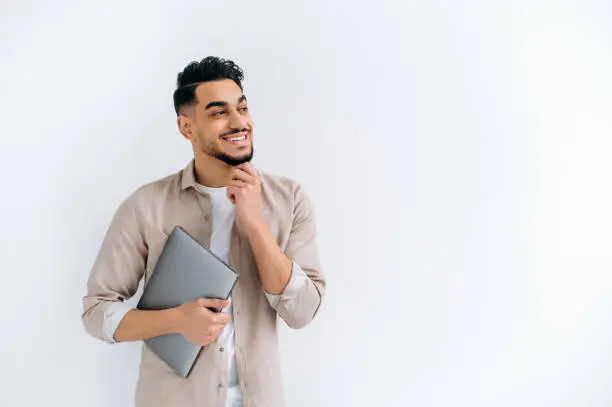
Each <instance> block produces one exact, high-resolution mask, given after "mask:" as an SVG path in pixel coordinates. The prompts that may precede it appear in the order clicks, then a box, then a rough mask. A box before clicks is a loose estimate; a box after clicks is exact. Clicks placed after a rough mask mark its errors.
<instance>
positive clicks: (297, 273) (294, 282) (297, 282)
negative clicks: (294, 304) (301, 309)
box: [264, 261, 308, 309]
mask: <svg viewBox="0 0 612 407" xmlns="http://www.w3.org/2000/svg"><path fill="white" fill-rule="evenodd" d="M307 281H308V276H307V275H306V273H304V270H302V268H301V267H300V265H299V264H297V263H296V262H295V261H294V262H293V266H292V267H291V277H289V282H288V283H287V285H286V286H285V288H284V289H283V292H282V293H280V294H270V293H269V292H267V291H266V290H264V293H265V294H266V297H267V298H268V302H269V303H270V305H271V306H272V308H274V309H276V307H277V306H278V303H279V302H280V300H281V299H283V300H288V299H290V298H292V297H294V296H295V295H296V294H297V293H298V292H299V291H300V288H302V286H303V285H304V284H306V282H307Z"/></svg>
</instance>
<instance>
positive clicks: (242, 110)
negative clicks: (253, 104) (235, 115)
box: [238, 106, 249, 113]
mask: <svg viewBox="0 0 612 407" xmlns="http://www.w3.org/2000/svg"><path fill="white" fill-rule="evenodd" d="M238 110H240V111H241V112H242V113H246V112H248V111H249V108H248V107H247V106H242V107H241V108H239V109H238Z"/></svg>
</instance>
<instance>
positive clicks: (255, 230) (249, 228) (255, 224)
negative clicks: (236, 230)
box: [242, 217, 266, 237]
mask: <svg viewBox="0 0 612 407" xmlns="http://www.w3.org/2000/svg"><path fill="white" fill-rule="evenodd" d="M242 227H243V229H244V231H245V232H246V234H247V236H249V237H251V236H252V235H257V234H259V233H261V231H262V230H264V228H265V227H266V225H265V223H264V221H263V219H262V218H261V217H257V218H255V219H252V220H250V221H248V222H243V224H242Z"/></svg>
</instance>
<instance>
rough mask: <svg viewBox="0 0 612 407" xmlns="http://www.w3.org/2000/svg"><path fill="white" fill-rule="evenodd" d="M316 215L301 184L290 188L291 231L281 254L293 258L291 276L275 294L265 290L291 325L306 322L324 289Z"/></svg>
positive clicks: (315, 311) (316, 308) (320, 298)
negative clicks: (291, 204)
mask: <svg viewBox="0 0 612 407" xmlns="http://www.w3.org/2000/svg"><path fill="white" fill-rule="evenodd" d="M316 234H317V227H316V219H315V213H314V209H313V206H312V203H311V201H310V199H309V197H308V195H307V194H306V192H305V191H304V189H303V188H302V187H301V185H300V184H298V185H297V186H296V189H295V192H294V210H293V221H292V225H291V232H290V234H289V239H288V242H287V245H286V247H285V250H284V251H285V255H286V256H287V257H289V258H290V259H291V260H292V262H293V267H292V271H291V278H290V281H289V283H288V284H287V286H286V287H285V289H284V290H283V292H282V293H281V294H279V295H278V296H276V297H275V296H272V297H271V298H270V295H269V294H268V295H267V297H268V301H269V302H270V305H271V306H272V308H274V309H275V310H276V312H277V313H278V315H279V316H280V317H281V318H282V319H283V320H284V321H285V322H286V323H287V325H288V326H290V327H291V328H295V329H299V328H302V327H304V326H306V325H308V324H309V323H310V322H311V321H312V320H313V319H314V317H315V315H316V314H317V312H318V310H319V307H320V305H321V301H322V298H323V294H324V292H325V277H324V274H323V270H322V268H321V265H320V263H319V255H318V249H317V242H316Z"/></svg>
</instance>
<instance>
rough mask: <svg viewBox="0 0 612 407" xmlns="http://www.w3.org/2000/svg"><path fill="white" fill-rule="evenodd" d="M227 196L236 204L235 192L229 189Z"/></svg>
mask: <svg viewBox="0 0 612 407" xmlns="http://www.w3.org/2000/svg"><path fill="white" fill-rule="evenodd" d="M227 197H228V198H229V200H230V201H232V203H233V204H234V205H235V204H236V198H234V194H232V193H231V192H230V191H229V189H228V190H227Z"/></svg>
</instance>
